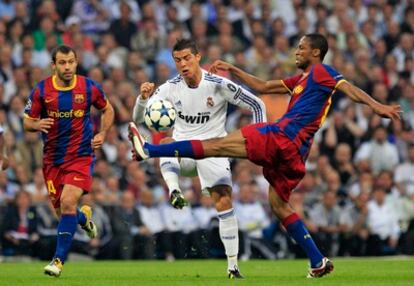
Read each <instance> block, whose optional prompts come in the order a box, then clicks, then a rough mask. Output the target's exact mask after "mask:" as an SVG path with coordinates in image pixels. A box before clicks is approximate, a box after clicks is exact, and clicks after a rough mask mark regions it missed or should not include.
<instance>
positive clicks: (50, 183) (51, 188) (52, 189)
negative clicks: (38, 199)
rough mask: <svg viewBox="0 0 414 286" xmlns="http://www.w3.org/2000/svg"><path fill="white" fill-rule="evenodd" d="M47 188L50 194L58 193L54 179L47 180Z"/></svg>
mask: <svg viewBox="0 0 414 286" xmlns="http://www.w3.org/2000/svg"><path fill="white" fill-rule="evenodd" d="M47 190H48V191H49V194H56V189H55V186H54V185H53V181H52V180H47Z"/></svg>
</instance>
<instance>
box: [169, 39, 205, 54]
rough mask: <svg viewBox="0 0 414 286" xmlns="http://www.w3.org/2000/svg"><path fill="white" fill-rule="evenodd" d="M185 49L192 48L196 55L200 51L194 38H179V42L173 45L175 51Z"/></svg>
mask: <svg viewBox="0 0 414 286" xmlns="http://www.w3.org/2000/svg"><path fill="white" fill-rule="evenodd" d="M185 49H190V50H191V53H192V54H194V55H196V54H198V53H199V51H198V47H197V44H196V42H195V41H194V40H192V39H177V42H176V43H175V45H174V47H173V49H172V50H173V52H175V51H182V50H185Z"/></svg>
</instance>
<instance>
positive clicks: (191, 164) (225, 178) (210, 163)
mask: <svg viewBox="0 0 414 286" xmlns="http://www.w3.org/2000/svg"><path fill="white" fill-rule="evenodd" d="M180 168H181V175H183V176H189V175H190V176H191V175H193V176H197V174H198V177H199V179H200V185H201V189H202V190H203V191H204V190H206V189H208V188H211V187H214V186H218V185H227V186H230V187H231V186H232V182H231V170H230V162H229V159H228V158H206V159H201V160H194V159H190V158H181V160H180ZM194 169H196V170H197V173H195V172H192V171H194Z"/></svg>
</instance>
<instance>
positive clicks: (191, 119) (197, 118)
mask: <svg viewBox="0 0 414 286" xmlns="http://www.w3.org/2000/svg"><path fill="white" fill-rule="evenodd" d="M178 117H179V118H181V119H182V120H184V121H185V122H187V123H190V124H203V123H206V122H208V121H209V120H210V112H204V113H201V112H199V113H197V115H184V114H182V112H181V111H178Z"/></svg>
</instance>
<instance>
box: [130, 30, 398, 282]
mask: <svg viewBox="0 0 414 286" xmlns="http://www.w3.org/2000/svg"><path fill="white" fill-rule="evenodd" d="M327 51H328V43H327V40H326V38H325V37H324V36H322V35H320V34H308V35H305V36H304V37H302V38H301V40H300V42H299V44H298V47H297V49H296V66H297V67H298V68H299V69H302V70H303V73H301V74H299V75H296V76H293V77H290V78H287V79H284V80H270V81H263V80H260V79H258V78H256V77H254V76H252V75H250V74H247V73H245V72H244V71H242V70H240V69H238V68H236V67H234V66H233V65H231V64H228V63H226V62H223V61H216V62H215V63H214V64H213V66H212V68H211V69H210V71H211V72H215V71H217V70H227V71H229V72H231V73H232V74H233V75H235V76H236V77H238V78H239V79H240V80H241V81H242V82H243V83H245V84H246V85H248V86H250V87H251V88H253V89H254V90H256V91H258V92H261V93H279V94H280V93H289V94H290V95H291V100H290V103H289V107H288V110H287V112H286V114H285V115H284V116H283V117H282V118H281V119H279V120H278V121H277V122H269V123H257V124H251V125H248V126H246V127H244V128H242V129H240V130H237V131H234V132H233V133H231V134H229V135H228V136H226V137H222V138H216V139H210V140H203V141H200V140H187V141H177V142H174V143H170V144H166V145H151V144H148V143H146V142H145V141H144V140H143V138H142V136H140V134H139V133H138V130H137V129H136V128H135V127H134V125H133V124H130V136H131V137H130V138H132V140H131V141H132V144H133V147H134V148H133V151H134V153H135V154H134V155H135V157H136V159H137V160H143V159H147V158H150V157H169V156H173V155H174V154H178V155H179V156H181V157H190V158H196V159H201V158H207V157H237V158H248V159H249V160H250V161H252V162H254V163H256V164H258V165H261V166H263V174H264V176H265V178H266V179H267V181H268V182H269V183H270V189H269V202H270V205H271V209H272V212H273V213H274V214H275V215H276V216H277V217H278V218H279V219H280V221H281V222H282V224H283V226H284V227H285V228H286V230H287V232H288V234H289V235H290V236H291V237H292V238H293V239H294V240H295V241H296V242H297V243H298V244H299V245H300V246H301V247H302V248H303V249H304V251H305V252H306V254H307V256H308V257H309V259H310V268H309V271H308V277H322V276H324V275H326V274H328V273H330V272H331V271H332V270H333V268H334V267H333V263H332V262H331V261H330V260H329V259H328V258H326V257H324V256H323V254H321V252H320V251H319V249H318V247H317V246H316V245H315V243H314V241H313V239H312V237H311V236H310V234H309V232H308V230H307V229H306V227H305V225H304V223H303V222H302V220H301V219H300V218H299V216H298V215H297V214H296V212H295V211H294V210H293V209H292V207H291V206H290V205H289V196H290V194H291V191H292V190H293V189H294V188H295V187H296V186H297V184H298V183H299V182H300V180H301V179H302V178H303V176H304V175H305V160H306V158H307V156H308V153H309V149H310V147H311V144H312V141H313V137H314V134H315V133H316V131H318V129H319V128H320V126H321V124H322V123H323V121H324V119H325V117H326V114H327V112H328V109H329V107H330V103H331V98H332V94H334V93H335V91H336V90H340V91H342V92H343V93H345V94H346V95H347V96H349V97H350V98H351V99H352V100H353V101H355V102H359V103H364V104H367V105H368V106H370V107H371V108H372V109H373V110H374V112H375V113H377V114H379V115H380V116H382V117H387V118H391V119H393V120H398V119H400V112H401V109H400V106H397V105H394V106H390V105H384V104H381V103H379V102H377V101H375V100H374V99H373V98H371V97H370V96H369V95H368V94H366V93H365V92H364V91H362V90H360V89H359V88H357V87H355V86H354V85H352V84H350V83H349V82H347V81H346V80H344V79H343V77H342V75H340V74H339V73H338V72H337V71H335V70H334V69H333V68H332V67H330V66H328V65H324V64H322V61H323V58H324V56H325V54H326V53H327Z"/></svg>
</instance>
